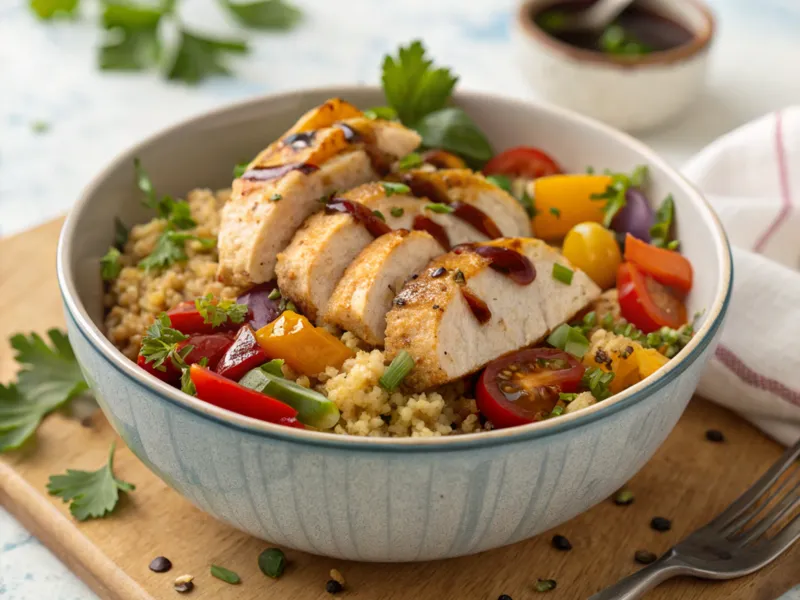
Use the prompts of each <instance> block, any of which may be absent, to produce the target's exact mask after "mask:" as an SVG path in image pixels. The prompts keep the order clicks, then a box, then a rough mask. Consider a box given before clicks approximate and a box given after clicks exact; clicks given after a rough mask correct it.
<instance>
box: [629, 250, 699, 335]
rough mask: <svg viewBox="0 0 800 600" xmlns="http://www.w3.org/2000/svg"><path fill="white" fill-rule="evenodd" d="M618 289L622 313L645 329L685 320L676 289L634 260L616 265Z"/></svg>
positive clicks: (676, 326) (675, 325) (676, 325)
mask: <svg viewBox="0 0 800 600" xmlns="http://www.w3.org/2000/svg"><path fill="white" fill-rule="evenodd" d="M617 292H618V294H619V308H620V312H621V313H622V316H623V317H624V318H625V319H626V320H627V321H629V322H630V323H633V324H634V326H636V327H638V328H639V329H641V330H642V331H644V332H645V333H651V332H653V331H656V330H658V329H661V328H662V327H670V328H672V329H677V328H678V327H680V326H681V325H683V324H684V323H686V307H685V306H684V304H683V302H682V301H681V300H680V298H678V297H677V296H676V295H675V292H673V291H672V290H671V289H670V288H668V287H667V286H665V285H663V284H661V283H659V282H658V281H656V280H655V279H653V278H652V277H650V276H649V275H647V274H646V273H645V272H644V271H642V269H640V268H639V267H637V266H636V265H635V264H633V263H629V262H624V263H622V264H621V265H620V266H619V270H618V271H617Z"/></svg>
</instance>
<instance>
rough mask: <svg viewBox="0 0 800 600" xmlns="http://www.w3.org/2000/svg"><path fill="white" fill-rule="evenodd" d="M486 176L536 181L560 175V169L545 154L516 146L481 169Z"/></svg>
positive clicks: (537, 150) (527, 147)
mask: <svg viewBox="0 0 800 600" xmlns="http://www.w3.org/2000/svg"><path fill="white" fill-rule="evenodd" d="M483 172H484V173H485V174H486V175H510V176H511V177H524V178H526V179H536V178H537V177H544V176H545V175H557V174H558V173H561V167H559V166H558V163H556V161H554V160H553V159H552V158H550V157H549V156H548V155H547V154H545V153H544V152H542V151H541V150H539V149H537V148H531V147H530V146H517V147H516V148H511V149H509V150H506V151H505V152H501V153H500V154H498V155H497V156H495V157H494V158H492V159H491V160H490V161H489V162H487V163H486V166H485V167H483Z"/></svg>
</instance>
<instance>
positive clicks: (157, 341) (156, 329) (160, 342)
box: [139, 313, 193, 371]
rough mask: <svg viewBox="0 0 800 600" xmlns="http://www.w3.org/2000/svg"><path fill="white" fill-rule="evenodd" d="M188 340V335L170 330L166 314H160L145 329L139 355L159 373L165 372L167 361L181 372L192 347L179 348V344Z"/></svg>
mask: <svg viewBox="0 0 800 600" xmlns="http://www.w3.org/2000/svg"><path fill="white" fill-rule="evenodd" d="M188 338H189V336H188V335H186V334H184V333H181V332H180V331H178V330H177V329H173V328H172V323H171V322H170V320H169V317H168V316H167V313H161V314H160V315H159V316H158V318H157V319H156V320H155V321H153V324H152V325H150V327H148V328H147V332H146V333H145V335H144V337H143V338H142V347H141V349H140V350H139V354H140V355H141V356H144V358H145V362H146V363H147V364H150V363H152V365H153V368H154V369H157V370H159V371H166V370H167V368H166V367H165V366H164V363H165V362H166V361H167V360H169V361H170V362H171V363H172V365H173V366H174V367H175V368H176V369H178V370H181V369H184V368H185V367H186V361H185V360H184V359H185V358H186V355H187V354H189V352H191V351H192V348H193V346H184V347H181V346H180V343H181V342H183V341H185V340H187V339H188Z"/></svg>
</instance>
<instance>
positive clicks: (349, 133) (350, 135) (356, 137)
mask: <svg viewBox="0 0 800 600" xmlns="http://www.w3.org/2000/svg"><path fill="white" fill-rule="evenodd" d="M333 126H334V127H336V128H337V129H341V130H342V133H344V139H345V140H347V142H348V143H349V144H354V143H356V142H360V141H361V140H362V139H363V138H362V136H361V134H360V133H359V132H358V131H356V130H355V129H353V128H352V127H350V125H348V124H347V123H334V124H333Z"/></svg>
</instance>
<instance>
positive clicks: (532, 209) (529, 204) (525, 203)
mask: <svg viewBox="0 0 800 600" xmlns="http://www.w3.org/2000/svg"><path fill="white" fill-rule="evenodd" d="M517 202H519V203H520V204H521V205H522V208H524V209H525V212H526V213H528V216H529V217H530V218H531V219H532V218H533V217H535V216H536V215H537V214H538V211H537V210H536V203H535V202H534V201H533V198H532V197H531V196H530V194H528V190H524V191H523V192H522V196H520V197H518V198H517Z"/></svg>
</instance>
